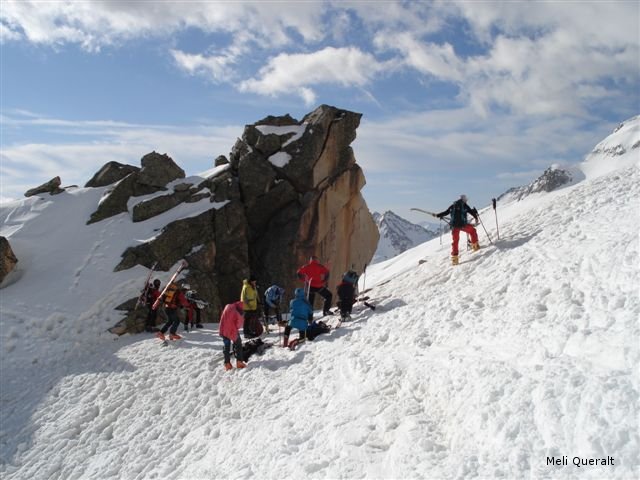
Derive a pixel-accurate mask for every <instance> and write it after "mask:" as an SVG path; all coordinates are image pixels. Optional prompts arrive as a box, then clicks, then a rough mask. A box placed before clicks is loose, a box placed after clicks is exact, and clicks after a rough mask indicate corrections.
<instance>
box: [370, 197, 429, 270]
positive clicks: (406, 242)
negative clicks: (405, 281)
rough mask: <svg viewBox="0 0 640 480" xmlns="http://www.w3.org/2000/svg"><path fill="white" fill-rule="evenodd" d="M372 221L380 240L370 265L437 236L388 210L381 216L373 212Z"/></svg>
mask: <svg viewBox="0 0 640 480" xmlns="http://www.w3.org/2000/svg"><path fill="white" fill-rule="evenodd" d="M373 219H374V221H375V222H376V225H378V231H379V232H380V240H379V241H378V247H377V249H376V251H375V253H374V255H373V259H372V260H371V263H378V262H381V261H384V260H388V259H390V258H392V257H395V256H396V255H398V254H400V253H402V252H404V251H406V250H408V249H409V248H413V247H415V246H416V245H419V244H421V243H424V242H426V241H427V240H431V239H432V238H434V237H436V236H437V235H439V233H438V232H435V231H433V230H429V229H427V228H425V227H423V226H421V225H416V224H415V223H411V222H409V221H408V220H405V219H404V218H402V217H401V216H399V215H397V214H395V213H393V212H392V211H390V210H388V211H386V212H384V213H383V214H379V213H378V212H374V213H373Z"/></svg>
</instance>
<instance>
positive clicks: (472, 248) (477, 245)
mask: <svg viewBox="0 0 640 480" xmlns="http://www.w3.org/2000/svg"><path fill="white" fill-rule="evenodd" d="M471 250H473V251H474V252H477V251H478V250H480V245H479V244H478V243H477V242H476V243H472V244H471Z"/></svg>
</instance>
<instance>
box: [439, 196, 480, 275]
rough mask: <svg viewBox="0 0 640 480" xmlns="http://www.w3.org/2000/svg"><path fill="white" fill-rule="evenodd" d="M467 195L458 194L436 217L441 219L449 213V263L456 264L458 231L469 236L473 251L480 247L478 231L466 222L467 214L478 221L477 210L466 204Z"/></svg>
mask: <svg viewBox="0 0 640 480" xmlns="http://www.w3.org/2000/svg"><path fill="white" fill-rule="evenodd" d="M467 201H468V199H467V196H466V195H464V194H463V195H460V198H459V199H458V200H456V201H455V202H453V203H452V204H451V206H450V207H449V208H447V209H446V210H445V211H444V212H440V213H438V214H437V215H436V217H438V218H440V219H442V218H443V217H445V216H446V215H450V219H449V225H450V226H451V239H452V242H451V264H452V265H458V241H459V240H460V232H461V231H462V232H465V233H467V234H468V235H469V236H470V237H471V249H472V250H473V251H474V252H475V251H476V250H479V249H480V245H479V244H478V232H476V229H475V227H474V226H473V225H471V224H470V223H468V220H467V214H470V215H471V216H472V217H473V218H474V219H475V221H476V223H478V211H477V210H476V209H475V208H471V207H469V205H467Z"/></svg>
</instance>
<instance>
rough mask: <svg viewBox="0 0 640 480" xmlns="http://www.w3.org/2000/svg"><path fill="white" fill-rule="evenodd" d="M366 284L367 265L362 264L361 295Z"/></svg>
mask: <svg viewBox="0 0 640 480" xmlns="http://www.w3.org/2000/svg"><path fill="white" fill-rule="evenodd" d="M366 284H367V264H366V263H365V264H364V268H363V269H362V293H364V292H365V291H366V290H367V289H366V288H365V286H366Z"/></svg>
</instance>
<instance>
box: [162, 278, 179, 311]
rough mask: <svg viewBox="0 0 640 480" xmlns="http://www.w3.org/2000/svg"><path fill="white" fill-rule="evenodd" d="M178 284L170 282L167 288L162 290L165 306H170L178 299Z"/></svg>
mask: <svg viewBox="0 0 640 480" xmlns="http://www.w3.org/2000/svg"><path fill="white" fill-rule="evenodd" d="M178 288H179V287H178V285H176V284H175V283H172V284H170V285H169V286H168V287H167V290H166V291H165V292H164V305H165V307H172V306H174V305H175V303H176V301H177V299H178V295H177V293H178Z"/></svg>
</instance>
